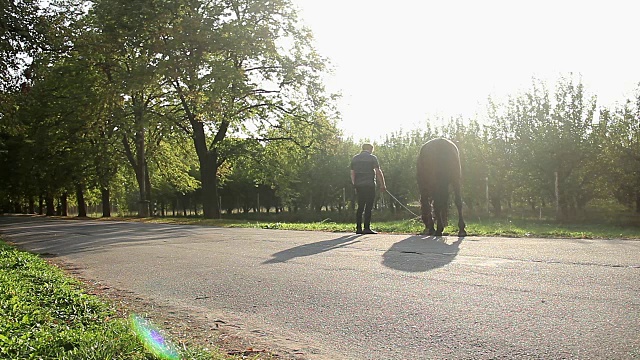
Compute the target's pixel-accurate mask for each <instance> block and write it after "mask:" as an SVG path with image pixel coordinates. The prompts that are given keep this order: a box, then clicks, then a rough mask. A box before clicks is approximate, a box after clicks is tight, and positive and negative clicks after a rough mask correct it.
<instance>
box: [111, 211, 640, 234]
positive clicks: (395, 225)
mask: <svg viewBox="0 0 640 360" xmlns="http://www.w3.org/2000/svg"><path fill="white" fill-rule="evenodd" d="M113 220H126V221H141V222H151V223H164V224H185V225H201V226H219V227H229V228H257V229H280V230H305V231H331V232H352V231H354V229H355V226H354V224H353V223H345V222H339V221H332V220H331V219H325V220H322V221H316V222H287V220H286V218H283V219H282V221H277V220H276V219H273V218H265V219H259V218H257V219H252V220H239V219H203V218H201V217H153V218H135V217H127V218H114V219H113ZM373 220H374V221H373V224H372V227H373V228H374V229H375V230H376V231H379V232H383V233H390V234H419V233H420V232H421V231H422V230H423V229H424V225H423V224H422V222H421V221H419V220H416V219H410V220H385V219H382V220H380V221H376V218H375V216H374V219H373ZM466 222H467V227H466V230H467V234H468V235H469V236H502V237H514V238H518V237H534V238H552V237H553V238H569V239H640V226H634V225H623V224H611V223H601V224H598V223H593V222H583V223H568V224H563V223H560V222H556V221H551V220H538V219H509V218H487V219H466ZM449 223H450V225H449V226H448V227H447V228H445V233H449V234H452V235H454V234H457V232H458V227H457V220H456V219H455V218H454V219H450V221H449ZM454 225H455V226H454Z"/></svg>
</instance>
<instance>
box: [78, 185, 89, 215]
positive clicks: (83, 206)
mask: <svg viewBox="0 0 640 360" xmlns="http://www.w3.org/2000/svg"><path fill="white" fill-rule="evenodd" d="M76 197H77V198H78V217H87V203H86V202H85V201H84V189H83V188H82V184H77V185H76Z"/></svg>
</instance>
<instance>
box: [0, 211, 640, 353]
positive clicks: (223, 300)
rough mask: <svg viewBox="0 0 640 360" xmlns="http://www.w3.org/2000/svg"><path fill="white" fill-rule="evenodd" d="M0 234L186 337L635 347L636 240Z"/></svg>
mask: <svg viewBox="0 0 640 360" xmlns="http://www.w3.org/2000/svg"><path fill="white" fill-rule="evenodd" d="M0 236H2V237H4V238H5V240H8V241H10V242H12V243H15V244H16V245H18V246H19V247H20V248H23V249H26V250H30V251H33V252H37V253H41V254H45V255H46V256H48V257H50V258H51V259H52V260H54V261H58V262H64V263H66V264H67V265H68V267H69V268H72V269H74V273H76V274H77V275H78V276H80V277H82V278H83V279H86V280H89V281H91V282H93V283H94V284H97V285H96V286H97V287H103V288H105V289H111V291H112V292H113V291H116V292H121V293H123V294H129V295H130V296H132V297H133V298H134V299H137V300H138V301H139V302H141V303H145V304H146V305H147V308H149V309H153V308H156V309H157V310H158V311H165V312H167V311H168V312H169V313H170V314H169V315H170V316H169V317H167V319H171V318H173V319H176V321H178V320H180V321H181V322H180V324H181V325H180V326H181V327H182V328H183V330H184V331H185V332H189V331H193V330H194V329H196V331H194V332H198V334H193V336H195V337H197V336H198V335H202V334H200V332H201V331H210V334H209V335H207V336H216V337H218V339H217V342H219V341H220V339H224V338H225V337H227V336H229V335H233V336H234V337H235V338H242V339H245V343H244V345H243V346H247V347H252V348H254V349H261V348H267V349H273V350H274V351H276V352H277V353H278V354H280V356H281V358H289V359H307V358H308V359H323V360H324V359H336V360H337V359H385V360H389V359H403V360H404V359H496V358H498V359H500V358H504V359H518V358H520V359H639V358H640V336H639V335H638V334H640V241H634V240H566V239H565V240H562V239H508V238H479V237H467V238H464V239H459V238H457V237H444V238H438V239H436V238H433V237H423V236H410V235H386V234H378V235H364V236H362V235H361V236H356V235H353V234H347V233H325V232H302V231H280V230H257V229H225V228H214V227H198V226H182V225H157V224H143V223H129V222H118V221H71V220H68V221H63V220H55V219H47V218H42V217H25V216H16V217H14V216H4V217H0ZM190 323H192V324H193V329H189V328H188V327H189V324H190ZM160 325H161V326H167V327H171V326H173V325H175V324H172V323H171V322H170V321H167V322H166V323H165V324H160ZM212 334H213V335H212Z"/></svg>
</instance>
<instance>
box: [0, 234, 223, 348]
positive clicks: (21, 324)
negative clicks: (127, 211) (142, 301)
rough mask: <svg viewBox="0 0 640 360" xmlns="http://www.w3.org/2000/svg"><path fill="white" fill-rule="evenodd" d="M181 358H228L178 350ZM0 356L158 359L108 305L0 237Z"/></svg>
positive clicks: (61, 273)
mask: <svg viewBox="0 0 640 360" xmlns="http://www.w3.org/2000/svg"><path fill="white" fill-rule="evenodd" d="M179 355H180V357H181V358H183V359H214V360H215V359H217V360H222V359H232V357H229V356H226V355H223V354H212V353H211V352H207V351H205V350H200V349H189V350H184V349H181V352H180V353H179ZM0 358H2V359H78V360H80V359H82V360H88V359H96V360H98V359H100V360H104V359H133V360H135V359H157V358H161V357H158V356H156V355H154V354H153V353H152V352H151V350H149V349H147V348H146V347H145V345H144V344H143V342H142V341H141V340H140V339H139V338H138V336H137V335H136V333H135V332H134V331H133V324H132V321H130V320H128V319H124V318H118V317H117V315H116V312H115V310H114V309H113V308H111V307H110V306H109V305H108V304H106V303H105V302H103V301H101V300H100V299H98V298H97V297H95V296H91V295H87V294H86V293H84V292H83V290H82V284H81V283H79V282H78V281H76V280H74V279H72V278H70V277H68V276H66V275H65V274H64V273H63V272H62V270H60V269H58V268H56V267H54V266H51V265H49V264H48V263H47V262H46V261H44V260H43V259H41V258H40V257H38V256H37V255H34V254H30V253H27V252H23V251H19V250H17V249H15V248H14V247H12V246H9V245H7V244H5V243H4V242H2V241H1V240H0Z"/></svg>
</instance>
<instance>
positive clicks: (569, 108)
mask: <svg viewBox="0 0 640 360" xmlns="http://www.w3.org/2000/svg"><path fill="white" fill-rule="evenodd" d="M13 5H14V6H13V7H7V13H5V14H4V15H3V16H4V17H5V18H6V19H8V20H6V21H4V22H3V23H7V24H11V25H10V26H8V29H9V31H8V32H6V34H7V35H3V36H4V37H3V38H2V42H1V43H0V46H2V48H1V49H0V51H2V54H3V55H6V56H9V57H8V58H6V59H13V60H3V63H2V64H0V65H2V66H3V69H2V83H1V87H2V89H1V90H2V91H1V93H0V96H1V97H2V105H1V106H2V108H1V110H2V112H1V113H0V182H1V183H2V184H3V186H2V187H0V207H2V210H4V211H17V212H24V211H27V212H38V211H43V212H46V213H47V214H50V215H52V214H54V213H55V212H56V209H55V208H56V204H57V205H58V206H59V208H60V211H61V212H62V213H64V212H65V209H66V207H67V204H68V202H69V201H70V202H72V203H74V204H77V205H78V209H79V214H80V215H85V214H86V205H85V204H86V202H87V201H91V202H92V203H102V204H103V215H104V216H110V215H111V214H110V209H111V207H112V206H111V205H117V206H118V208H120V209H128V210H131V209H135V210H136V211H137V213H138V214H139V215H140V216H148V215H149V214H150V213H151V212H152V211H153V210H154V209H158V210H160V211H163V212H164V211H165V210H167V209H172V210H173V211H174V212H175V211H176V210H183V211H184V209H186V208H187V207H200V208H201V209H202V211H203V214H204V216H205V217H207V218H215V217H218V216H220V215H221V212H223V211H225V210H226V211H233V210H241V211H249V210H250V209H255V210H258V209H259V208H260V207H263V208H266V209H272V208H273V209H275V211H280V210H282V209H288V210H290V211H292V212H295V211H297V210H299V209H310V210H313V211H321V210H322V209H338V210H341V209H343V208H344V207H345V203H346V201H345V200H349V198H350V197H351V196H350V195H351V191H350V178H349V171H348V170H349V169H348V164H349V160H350V158H351V157H352V156H353V155H354V154H355V153H357V152H358V151H359V147H360V146H359V144H356V143H354V141H353V140H352V139H349V138H345V137H344V136H342V134H341V132H340V131H339V130H338V129H337V127H336V121H337V119H338V117H339V114H337V113H336V111H335V109H334V107H333V104H334V102H333V100H334V95H332V94H327V93H326V92H325V90H324V88H323V85H322V76H323V74H324V73H325V72H326V71H327V62H326V60H325V59H323V58H322V57H321V56H319V55H318V54H317V53H316V52H315V50H314V49H313V46H312V37H311V34H310V33H309V32H308V30H306V29H305V28H304V27H302V26H301V25H300V24H299V22H298V19H297V15H296V13H295V11H294V10H293V8H292V5H291V3H289V2H288V1H287V0H277V1H259V0H255V1H251V0H249V1H247V0H217V1H204V0H176V1H162V0H139V1H130V0H126V1H125V0H97V1H93V2H86V3H84V2H76V1H71V0H68V1H66V0H65V1H59V2H53V3H51V4H50V5H49V6H48V7H47V8H46V9H39V8H38V3H37V2H30V1H20V2H14V3H13ZM12 12H13V13H12ZM21 13H29V14H32V15H30V16H20V14H21ZM7 14H10V15H11V17H9V16H8V15H7ZM26 34H36V35H37V36H36V35H29V36H27V35H26ZM3 59H5V58H4V57H3ZM29 59H31V60H29ZM438 136H443V137H447V138H451V139H453V140H454V141H455V142H456V143H457V144H458V146H459V148H460V151H461V160H462V166H463V177H464V187H463V191H464V194H463V195H464V200H465V203H466V205H467V206H468V207H470V208H476V207H480V208H485V207H486V208H490V209H491V210H492V211H493V212H494V213H496V214H500V213H501V212H502V209H503V207H504V206H529V207H532V208H536V207H545V206H556V207H557V209H558V216H559V217H560V218H567V217H570V216H572V215H573V214H575V213H576V212H577V211H579V210H580V209H583V208H584V207H585V206H586V205H587V204H588V203H589V202H591V201H592V200H595V199H605V200H616V201H618V202H620V203H621V204H624V205H625V206H629V207H630V208H632V209H634V210H635V211H636V212H640V88H639V89H638V91H636V93H635V94H633V96H631V97H630V98H628V99H620V102H619V103H618V105H615V106H614V107H611V108H607V107H598V106H597V103H596V97H595V96H594V95H591V94H589V93H588V91H587V89H585V88H584V86H583V84H582V82H581V80H580V78H579V77H575V76H573V75H567V77H563V78H560V79H558V81H557V83H556V84H553V86H552V88H551V89H549V87H548V84H546V83H544V82H542V81H539V80H535V79H534V80H533V81H532V85H531V87H530V88H529V89H527V90H525V91H522V92H521V93H518V94H513V95H511V96H510V97H509V98H508V99H506V100H497V99H489V100H488V102H487V113H486V114H484V115H481V116H479V117H478V118H476V119H463V118H452V119H445V120H443V119H428V120H427V121H426V122H425V124H424V126H423V127H422V128H420V129H415V130H410V131H408V132H403V131H398V132H396V133H393V134H389V135H388V136H387V137H386V138H384V139H381V140H379V141H377V142H376V143H375V145H376V154H377V155H378V157H379V159H380V162H381V165H382V167H383V170H384V171H385V175H386V178H387V187H388V189H389V192H390V193H392V194H394V196H396V197H397V198H399V199H401V200H402V201H403V202H404V203H405V204H406V203H410V202H413V201H415V200H417V198H418V194H417V187H416V185H415V157H416V154H417V153H418V150H419V148H420V146H422V144H423V143H424V142H426V141H428V140H429V139H431V138H434V137H438ZM258 203H259V204H258ZM153 204H155V206H154V205H153ZM389 204H391V205H392V206H397V205H398V204H394V203H393V202H389ZM43 208H45V210H43Z"/></svg>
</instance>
